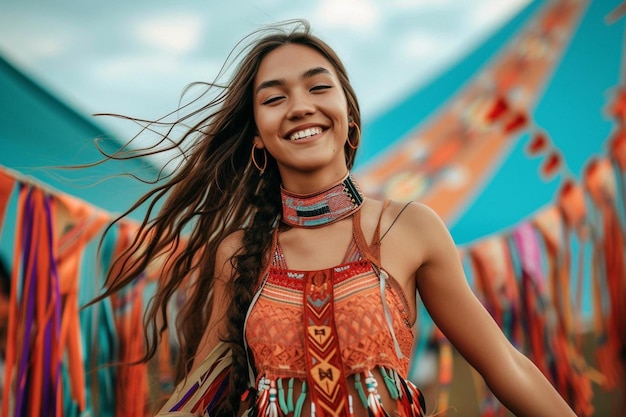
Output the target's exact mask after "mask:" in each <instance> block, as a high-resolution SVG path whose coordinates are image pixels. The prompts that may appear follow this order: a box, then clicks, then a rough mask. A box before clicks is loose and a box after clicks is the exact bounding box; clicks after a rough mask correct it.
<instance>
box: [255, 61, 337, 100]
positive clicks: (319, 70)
mask: <svg viewBox="0 0 626 417" xmlns="http://www.w3.org/2000/svg"><path fill="white" fill-rule="evenodd" d="M319 74H328V75H330V71H328V70H327V69H326V68H324V67H315V68H311V69H308V70H306V71H304V72H303V73H302V75H301V76H300V78H311V77H314V76H316V75H319ZM284 84H285V80H284V79H283V78H281V79H278V80H267V81H263V82H262V83H261V84H259V85H258V87H257V88H256V90H255V94H258V93H259V91H261V90H263V89H264V88H270V87H278V86H281V85H284Z"/></svg>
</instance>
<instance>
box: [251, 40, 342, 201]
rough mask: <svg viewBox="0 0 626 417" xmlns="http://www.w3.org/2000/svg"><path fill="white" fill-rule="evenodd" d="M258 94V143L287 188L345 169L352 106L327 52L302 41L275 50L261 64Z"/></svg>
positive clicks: (331, 176)
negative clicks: (276, 165)
mask: <svg viewBox="0 0 626 417" xmlns="http://www.w3.org/2000/svg"><path fill="white" fill-rule="evenodd" d="M253 97H254V118H255V122H256V126H257V129H258V136H256V137H255V139H254V140H255V144H256V146H257V147H258V148H265V150H266V151H267V152H269V153H270V154H271V155H272V156H273V157H274V158H275V159H276V162H277V163H278V168H279V170H280V174H281V177H282V180H283V184H284V185H285V186H286V187H288V188H289V186H290V184H289V183H291V185H292V187H291V188H290V189H292V191H296V192H297V191H298V190H297V188H301V186H302V184H303V183H305V181H303V180H304V179H305V178H310V175H311V174H315V175H317V176H318V177H317V178H318V180H320V181H324V180H327V181H334V180H335V177H337V176H342V175H344V174H345V173H346V171H347V167H346V162H345V154H344V144H345V142H346V139H347V137H348V105H347V101H346V96H345V94H344V92H343V88H342V85H341V83H340V81H339V79H338V77H337V74H336V72H335V69H334V67H333V66H332V64H331V63H330V62H329V61H328V60H327V59H326V58H325V57H324V56H323V55H321V54H320V53H319V52H317V51H316V50H314V49H312V48H309V47H307V46H303V45H297V44H287V45H283V46H280V47H278V48H276V49H275V50H273V51H272V52H270V53H269V54H268V55H267V56H266V57H265V58H264V59H263V61H262V62H261V65H260V67H259V71H258V73H257V75H256V78H255V80H254V91H253ZM257 154H258V152H257ZM322 185H326V184H322ZM302 191H303V192H304V191H306V190H302Z"/></svg>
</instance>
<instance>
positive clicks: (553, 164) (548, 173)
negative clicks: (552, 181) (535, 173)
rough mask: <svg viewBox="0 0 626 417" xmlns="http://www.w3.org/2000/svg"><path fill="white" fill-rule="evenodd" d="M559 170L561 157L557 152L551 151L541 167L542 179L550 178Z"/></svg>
mask: <svg viewBox="0 0 626 417" xmlns="http://www.w3.org/2000/svg"><path fill="white" fill-rule="evenodd" d="M559 168H561V155H560V154H559V153H558V152H557V151H553V152H552V153H551V154H550V155H548V157H547V158H546V160H545V161H544V163H543V165H542V167H541V174H542V175H543V176H544V177H547V178H549V177H552V176H553V175H554V174H556V172H557V171H558V170H559Z"/></svg>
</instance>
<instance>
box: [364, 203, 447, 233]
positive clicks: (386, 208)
mask: <svg viewBox="0 0 626 417" xmlns="http://www.w3.org/2000/svg"><path fill="white" fill-rule="evenodd" d="M366 201H367V202H368V206H369V210H368V212H367V216H368V217H370V218H375V219H376V220H379V221H380V229H381V233H385V232H389V233H390V232H391V231H392V230H393V229H396V228H397V229H402V230H404V231H408V232H410V231H411V230H413V229H416V228H417V229H420V230H422V231H424V230H430V229H434V230H436V229H439V228H441V226H442V225H443V221H442V220H441V218H440V217H439V215H438V214H437V213H436V212H435V211H434V210H433V209H432V208H431V207H429V206H427V205H426V204H424V203H420V202H417V201H399V200H378V199H373V198H367V199H366ZM443 226H444V227H445V225H443Z"/></svg>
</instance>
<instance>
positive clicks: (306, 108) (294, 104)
mask: <svg viewBox="0 0 626 417" xmlns="http://www.w3.org/2000/svg"><path fill="white" fill-rule="evenodd" d="M313 113H315V105H314V104H313V102H312V100H311V99H310V97H309V96H308V94H306V93H304V92H300V93H297V94H292V96H291V99H290V100H289V112H288V114H287V117H288V118H289V119H294V118H295V119H297V118H302V117H304V116H306V115H309V114H313Z"/></svg>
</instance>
